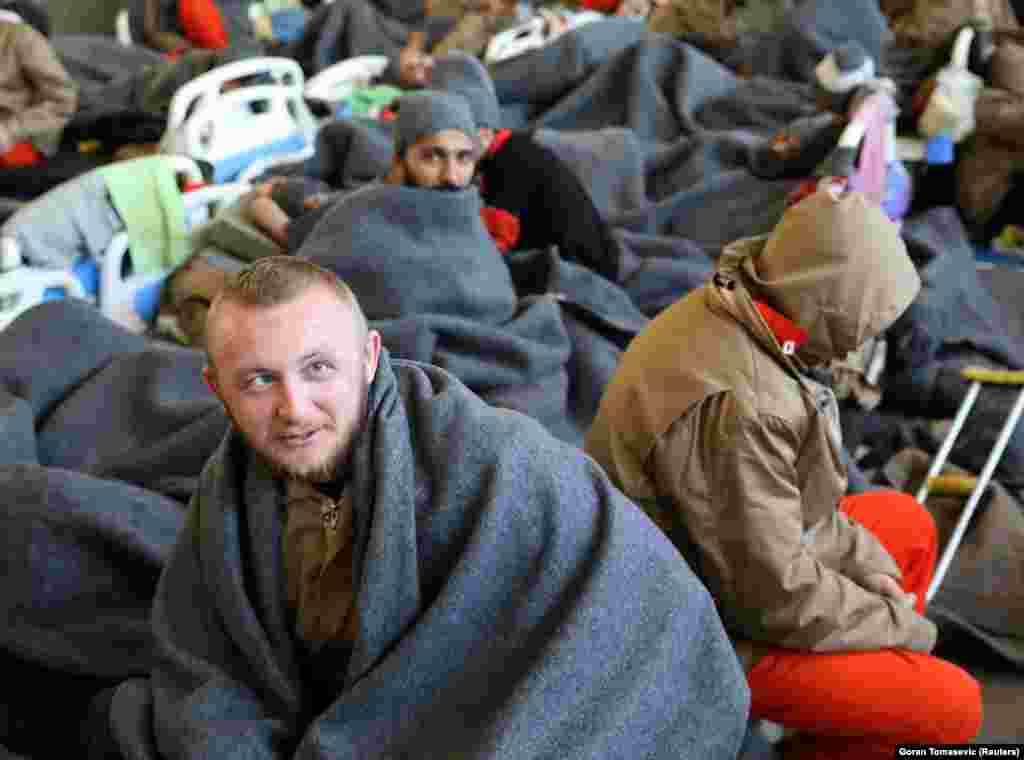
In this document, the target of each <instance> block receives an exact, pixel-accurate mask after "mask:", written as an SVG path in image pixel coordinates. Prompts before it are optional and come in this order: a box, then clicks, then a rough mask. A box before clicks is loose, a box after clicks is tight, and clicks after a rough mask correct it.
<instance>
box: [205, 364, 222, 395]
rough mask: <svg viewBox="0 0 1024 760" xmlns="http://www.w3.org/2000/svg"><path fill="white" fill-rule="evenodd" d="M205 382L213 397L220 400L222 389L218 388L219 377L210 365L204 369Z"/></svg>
mask: <svg viewBox="0 0 1024 760" xmlns="http://www.w3.org/2000/svg"><path fill="white" fill-rule="evenodd" d="M203 381H204V382H205V383H206V387H207V388H209V389H210V390H211V391H213V395H214V396H216V397H217V398H220V388H218V387H217V375H216V373H214V371H213V369H212V368H211V367H210V365H209V364H207V365H206V366H205V367H203Z"/></svg>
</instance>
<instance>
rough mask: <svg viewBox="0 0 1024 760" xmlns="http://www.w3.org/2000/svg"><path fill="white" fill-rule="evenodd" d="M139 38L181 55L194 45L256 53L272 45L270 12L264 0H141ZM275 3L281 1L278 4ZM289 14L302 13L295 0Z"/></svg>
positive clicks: (160, 48) (273, 36)
mask: <svg viewBox="0 0 1024 760" xmlns="http://www.w3.org/2000/svg"><path fill="white" fill-rule="evenodd" d="M142 2H143V6H142V37H143V40H144V42H145V44H146V45H147V46H149V47H151V48H153V49H155V50H161V51H164V52H166V53H174V54H180V53H183V52H185V51H187V50H191V49H193V48H204V49H208V50H222V49H224V48H228V47H232V48H238V49H246V50H248V49H251V51H252V52H253V53H256V52H259V51H260V49H261V47H262V44H263V43H266V44H267V45H268V46H270V47H274V46H275V45H276V44H277V43H278V42H280V41H278V40H275V35H274V29H273V24H272V23H271V15H270V13H269V12H268V10H267V7H266V6H267V4H266V3H265V2H256V3H249V2H244V1H243V0H142ZM282 2H283V0H282ZM277 4H280V2H279V3H277ZM284 10H287V11H288V13H292V12H295V13H298V14H301V12H302V11H301V8H300V7H299V6H298V3H286V8H285V9H284Z"/></svg>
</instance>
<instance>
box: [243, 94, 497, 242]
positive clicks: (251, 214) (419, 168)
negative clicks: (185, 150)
mask: <svg viewBox="0 0 1024 760" xmlns="http://www.w3.org/2000/svg"><path fill="white" fill-rule="evenodd" d="M396 110H397V117H396V119H395V154H394V158H393V159H392V164H391V167H390V170H389V171H388V173H387V174H386V175H385V176H384V177H382V178H381V180H380V181H381V182H384V183H386V184H391V185H408V186H410V187H423V188H431V189H437V190H461V189H463V188H465V187H467V186H468V185H469V184H470V182H471V181H472V179H473V172H474V171H475V169H476V163H477V161H478V160H479V157H480V145H479V138H478V137H477V128H476V124H475V122H474V121H473V114H472V113H471V111H470V109H469V106H468V105H467V104H466V102H465V100H464V99H463V98H461V97H459V96H458V95H448V94H445V93H442V92H434V91H431V90H423V91H421V92H416V93H409V94H407V95H404V96H402V97H401V98H400V99H399V100H398V101H397V105H396ZM334 196H335V194H333V193H332V192H331V191H330V188H329V187H328V186H327V185H326V184H324V183H323V182H320V181H318V180H312V179H308V178H295V177H275V178H273V179H271V180H269V181H268V182H265V183H263V184H261V185H260V186H259V187H257V188H256V189H255V190H254V191H253V192H251V193H249V194H248V195H247V196H245V197H244V198H243V199H242V201H241V208H242V215H243V217H244V218H245V219H247V220H248V221H249V222H251V223H252V224H254V225H255V226H256V227H257V228H259V229H260V230H261V231H263V232H265V233H266V234H267V235H268V237H270V238H271V239H272V240H274V241H275V242H276V243H278V245H280V246H281V247H282V249H283V250H285V251H290V252H294V251H296V250H298V248H299V246H301V245H302V242H303V241H304V240H305V238H306V236H307V235H308V234H309V232H310V231H311V230H312V228H313V226H315V224H316V222H317V221H318V220H319V219H320V217H321V216H322V215H323V214H324V213H325V212H326V210H327V208H328V207H329V206H330V201H331V200H332V199H333V198H334Z"/></svg>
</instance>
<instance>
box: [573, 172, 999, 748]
mask: <svg viewBox="0 0 1024 760" xmlns="http://www.w3.org/2000/svg"><path fill="white" fill-rule="evenodd" d="M919 289H920V279H919V277H918V275H917V272H916V270H915V268H914V265H913V262H912V261H911V260H910V258H909V256H908V255H907V252H906V248H905V246H904V244H903V241H902V240H901V238H900V236H899V233H898V231H897V228H896V227H895V226H894V225H893V224H892V223H891V222H890V221H889V220H888V218H887V217H886V216H885V214H884V212H883V211H882V210H881V209H879V208H878V207H877V206H874V205H873V204H871V203H870V202H869V201H867V200H866V199H865V198H864V197H863V196H862V195H860V194H857V193H850V194H845V195H842V196H840V195H837V194H834V193H832V192H829V191H819V192H817V193H815V194H813V195H811V196H809V197H808V198H806V199H805V200H803V201H801V202H800V203H798V204H797V205H795V206H792V207H791V208H790V209H788V210H787V212H786V213H785V215H784V216H783V218H782V220H781V221H780V223H779V224H778V226H777V227H776V228H775V230H774V231H773V232H772V233H771V234H770V235H768V236H764V237H760V238H749V239H745V240H741V241H737V242H736V243H733V244H732V245H731V246H729V247H728V248H727V249H726V250H725V252H724V253H723V255H722V257H721V259H720V261H719V268H718V271H717V273H716V274H715V275H714V277H713V279H712V280H711V281H709V282H708V283H706V284H705V285H704V286H703V287H701V288H699V289H697V290H696V291H693V292H692V293H690V294H688V295H687V296H686V297H684V298H683V299H681V300H680V301H678V302H676V303H675V304H674V305H672V306H671V307H669V308H668V309H666V310H665V311H664V312H663V313H662V314H660V315H659V316H658V317H657V318H656V319H654V320H653V321H652V322H651V323H650V324H649V325H648V327H647V328H646V329H645V330H644V331H643V332H642V333H641V334H640V335H639V336H638V337H637V338H636V339H635V340H634V341H633V342H632V343H631V345H630V346H629V348H628V350H627V351H626V352H625V354H624V355H623V358H622V361H621V363H620V365H619V367H618V369H617V371H616V374H615V376H614V377H613V379H612V381H611V383H609V386H608V388H607V389H606V391H605V395H604V397H603V398H602V400H601V405H600V409H599V411H598V414H597V417H596V418H595V421H594V423H593V426H592V427H591V429H590V431H589V432H588V435H587V440H586V450H587V453H589V454H590V455H591V456H593V457H594V459H596V460H597V461H598V462H599V463H600V464H601V465H603V466H604V468H605V469H606V471H607V472H608V474H609V475H610V477H611V478H612V480H613V481H614V482H615V483H616V485H618V486H619V487H620V488H621V489H622V490H623V491H624V492H625V493H626V494H627V495H628V496H630V497H632V498H633V499H634V501H636V502H637V503H638V504H639V505H641V506H642V507H643V508H644V509H645V511H647V513H648V514H649V515H650V516H651V517H652V518H653V519H654V521H655V522H656V523H658V525H659V526H660V527H662V529H663V530H664V531H665V532H666V533H667V534H668V535H669V536H670V537H671V538H672V539H673V541H674V542H675V544H676V546H677V547H678V548H679V549H680V551H681V552H682V554H683V555H684V557H685V558H686V559H687V560H688V561H689V562H690V564H691V566H692V567H693V569H694V570H695V571H696V572H697V573H698V575H699V576H700V577H701V579H702V580H703V581H704V582H705V584H706V585H707V586H708V588H709V590H710V591H711V593H712V595H713V596H714V598H715V600H716V602H717V604H718V610H719V613H720V615H721V617H722V619H723V622H724V623H725V625H726V628H727V629H728V630H729V632H730V634H731V635H732V638H733V641H734V644H735V646H736V649H737V653H738V654H739V655H740V658H741V660H742V661H743V662H744V665H745V666H746V668H747V674H748V681H749V683H750V686H751V694H752V707H751V714H752V717H753V718H755V719H766V720H771V721H774V722H777V723H781V724H783V725H784V726H785V727H787V728H789V729H793V730H795V731H796V732H797V733H796V735H795V736H794V737H793V738H792V739H791V740H790V741H789V743H790V747H789V749H788V751H787V755H786V756H787V758H790V757H801V758H803V757H822V758H825V757H828V758H843V757H850V758H854V757H856V758H865V757H879V758H881V757H886V758H891V757H893V756H894V754H893V753H894V749H895V744H897V743H899V742H918V743H929V742H931V743H956V742H965V741H969V740H970V739H971V738H973V736H974V735H975V734H976V733H977V731H978V730H979V728H980V725H981V697H980V689H979V687H978V684H977V683H976V682H975V681H974V680H973V679H972V678H971V677H970V676H969V675H967V674H966V673H965V672H964V671H962V670H960V669H959V668H957V667H955V666H953V665H952V664H950V663H947V662H945V661H943V660H940V659H938V658H935V657H932V656H930V655H929V654H928V653H929V652H930V651H931V649H932V647H933V646H934V644H935V640H936V629H935V626H934V624H933V623H931V622H930V621H929V620H927V619H926V618H925V617H924V616H923V611H924V593H925V590H926V588H927V586H928V583H929V581H930V578H931V575H932V571H933V569H934V564H935V557H936V553H937V537H936V530H935V526H934V523H933V522H932V520H931V517H930V515H928V513H927V512H926V510H925V509H924V508H923V507H922V506H921V505H920V504H918V503H917V502H916V501H914V500H913V499H912V498H911V497H910V496H909V495H907V494H900V493H896V492H869V493H866V494H862V495H859V496H852V497H849V496H845V495H844V494H845V491H846V485H847V480H846V468H845V464H844V460H843V456H842V443H841V438H840V429H839V418H838V408H837V405H836V402H835V398H834V396H833V395H832V392H831V391H830V390H829V389H828V388H827V387H825V386H823V385H820V384H818V383H817V382H815V381H814V380H812V379H811V378H810V377H809V376H808V374H807V372H806V370H807V369H808V368H809V367H811V366H814V365H820V364H824V363H826V362H828V361H829V360H831V359H834V358H840V357H843V356H845V355H846V354H847V353H848V352H850V351H852V350H854V349H856V348H857V347H858V346H860V345H861V344H862V343H863V342H864V341H866V340H867V339H868V338H870V337H872V336H875V335H877V334H879V333H880V332H882V331H883V330H884V329H885V328H887V327H888V326H889V325H890V324H892V322H893V321H895V320H896V318H897V317H898V316H899V315H900V314H901V313H902V312H903V311H904V310H905V309H906V308H907V307H908V306H909V305H910V303H911V301H912V300H913V299H914V297H915V296H916V295H917V293H918V290H919Z"/></svg>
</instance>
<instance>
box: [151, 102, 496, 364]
mask: <svg viewBox="0 0 1024 760" xmlns="http://www.w3.org/2000/svg"><path fill="white" fill-rule="evenodd" d="M395 135H396V137H395V156H394V159H393V163H392V166H391V169H390V171H389V172H388V174H387V176H385V177H384V178H382V179H381V180H380V181H381V182H383V183H386V184H394V185H406V186H409V187H420V188H427V189H437V190H451V191H454V190H462V189H464V188H465V187H467V186H468V185H469V184H470V182H471V180H472V179H473V171H474V169H475V168H476V161H477V158H478V157H479V153H480V151H479V143H478V138H477V129H476V124H475V123H474V122H473V117H472V114H471V113H470V110H469V106H468V105H467V104H466V102H465V101H464V100H463V99H462V98H460V97H459V96H457V95H445V94H444V93H435V92H431V91H429V90H424V91H422V92H418V93H412V94H409V95H406V96H404V97H403V98H402V99H401V100H400V106H399V108H398V116H397V119H396V122H395ZM345 195H346V193H345V192H344V191H341V192H333V191H332V190H331V188H330V187H329V186H328V185H326V184H325V183H323V182H321V181H319V180H315V179H311V178H308V177H274V178H272V179H270V180H268V181H267V182H264V183H261V184H260V185H259V186H258V187H256V188H254V189H253V190H252V191H251V192H249V193H247V194H246V195H244V196H242V198H240V199H239V202H238V204H237V209H232V208H229V209H227V210H225V211H224V212H222V214H226V213H231V214H233V215H234V216H236V217H240V218H241V221H242V222H243V223H248V224H250V225H252V226H253V227H255V228H256V229H257V230H258V231H259V232H262V233H263V234H264V235H265V236H266V237H268V238H270V240H272V241H273V242H274V243H276V244H277V246H279V248H280V253H295V252H296V251H298V250H299V248H300V247H301V246H302V244H303V242H304V241H305V240H306V238H307V237H308V236H309V234H310V232H312V230H313V228H314V227H316V225H317V223H318V222H319V221H320V219H321V218H322V217H323V215H324V214H325V213H327V211H328V210H329V209H330V208H331V207H332V206H333V204H334V201H335V200H337V199H338V198H341V197H344V196H345ZM219 221H222V220H215V221H214V224H217V223H218V222H219ZM483 221H484V224H485V226H487V227H488V228H489V229H491V233H492V235H495V236H496V235H497V233H496V231H495V228H493V226H492V225H491V224H489V219H488V215H487V213H486V210H485V212H484V217H483ZM207 242H208V243H209V242H211V241H207ZM495 242H496V243H497V244H498V245H499V247H500V239H497V238H496V241H495ZM250 249H251V246H250ZM220 253H223V254H227V255H228V256H230V257H232V258H234V257H236V256H241V255H245V256H247V257H249V256H251V253H250V251H246V252H245V253H244V254H243V253H242V252H238V251H231V250H221V251H220ZM202 254H203V252H202V251H199V252H197V254H196V255H194V256H193V257H192V258H191V259H190V260H189V261H188V262H187V263H186V264H185V265H184V266H182V267H181V268H179V269H178V270H177V271H176V272H174V273H173V274H172V275H171V276H170V277H169V279H168V282H167V286H166V287H165V291H164V296H165V297H164V301H165V308H164V313H165V315H166V316H168V317H172V318H173V320H174V321H175V323H176V325H177V330H175V331H174V332H175V337H176V338H177V339H179V340H181V341H183V342H186V343H188V344H190V345H193V346H199V347H202V346H204V345H205V344H206V340H207V335H206V314H207V310H208V309H209V306H210V303H211V302H212V300H213V299H214V298H215V297H216V295H217V293H218V292H219V291H220V289H221V288H222V287H223V285H224V282H225V281H226V280H227V278H228V277H229V276H230V274H231V271H232V270H231V266H232V265H233V262H224V261H221V260H219V259H217V258H213V259H211V258H210V257H208V256H204V255H202Z"/></svg>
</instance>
